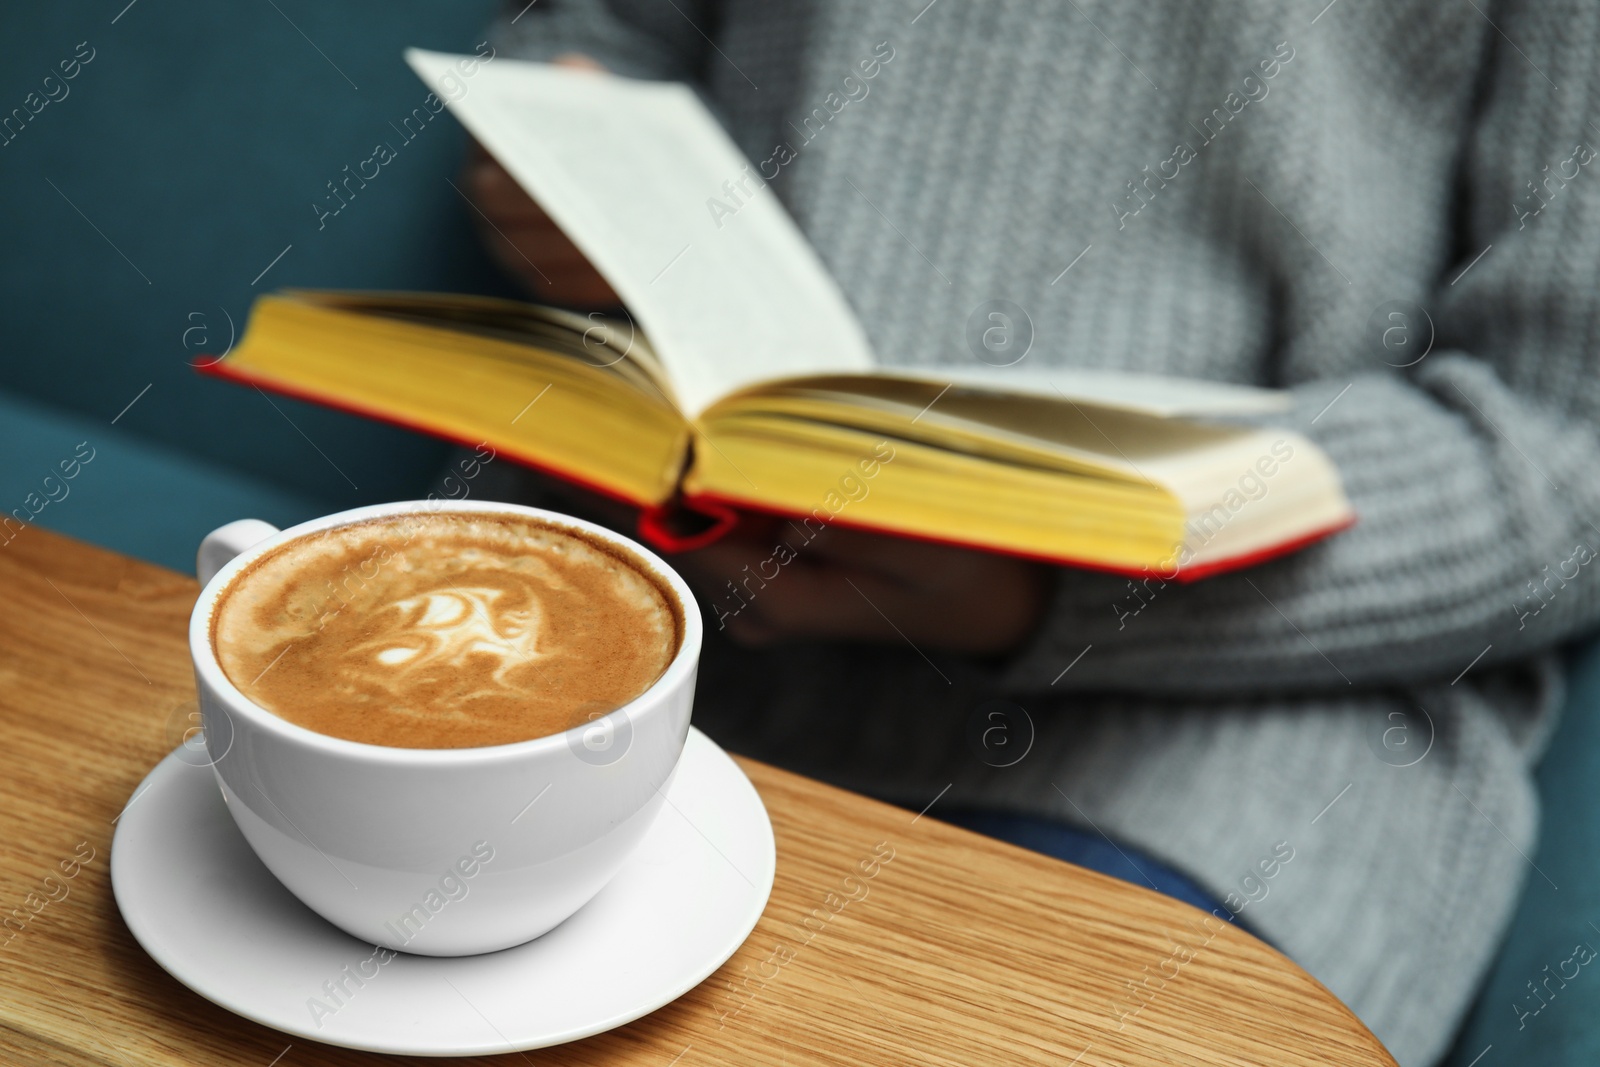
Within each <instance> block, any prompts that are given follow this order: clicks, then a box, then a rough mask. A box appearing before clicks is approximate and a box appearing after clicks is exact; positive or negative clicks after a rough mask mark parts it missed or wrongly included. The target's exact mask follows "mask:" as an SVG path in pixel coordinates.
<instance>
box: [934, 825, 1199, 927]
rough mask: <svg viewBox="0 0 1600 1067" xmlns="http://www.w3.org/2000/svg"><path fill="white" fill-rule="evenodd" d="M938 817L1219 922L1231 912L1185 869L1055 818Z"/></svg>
mask: <svg viewBox="0 0 1600 1067" xmlns="http://www.w3.org/2000/svg"><path fill="white" fill-rule="evenodd" d="M938 817H939V818H940V819H942V820H944V821H945V822H948V823H954V824H955V825H957V826H963V827H966V828H967V829H968V830H975V831H977V832H978V833H980V834H984V835H986V836H989V837H996V838H999V839H1000V840H1001V841H1008V842H1010V843H1011V844H1013V845H1020V846H1021V847H1022V848H1026V849H1031V850H1032V851H1034V852H1042V853H1044V854H1045V855H1046V856H1054V857H1055V858H1056V859H1058V860H1066V861H1067V862H1068V863H1075V864H1077V865H1078V866H1079V867H1087V868H1089V869H1090V870H1091V871H1099V872H1100V873H1101V874H1109V875H1110V876H1111V877H1113V878H1120V879H1122V880H1123V881H1124V882H1132V883H1133V884H1134V885H1137V886H1143V887H1145V888H1146V889H1154V890H1155V891H1156V892H1158V893H1164V894H1166V895H1167V896H1169V897H1175V898H1177V899H1178V900H1181V901H1183V902H1184V903H1185V904H1193V905H1194V906H1195V907H1197V908H1199V909H1200V910H1201V911H1209V912H1213V913H1215V914H1216V915H1217V916H1218V917H1219V918H1220V917H1223V916H1226V915H1228V909H1227V908H1225V907H1223V906H1222V902H1221V901H1219V900H1217V899H1216V898H1215V897H1213V896H1212V895H1211V894H1210V893H1208V892H1206V890H1205V889H1203V888H1201V886H1200V884H1199V883H1198V882H1196V881H1195V880H1194V879H1192V878H1190V877H1189V876H1188V875H1186V874H1184V873H1183V872H1182V871H1179V870H1176V869H1174V868H1172V867H1169V866H1167V865H1166V864H1164V863H1162V862H1161V861H1159V860H1155V859H1152V858H1150V857H1149V856H1147V855H1145V854H1144V853H1142V852H1140V851H1139V850H1138V849H1136V848H1133V847H1131V846H1129V845H1124V844H1120V843H1118V844H1113V843H1112V842H1111V841H1109V840H1107V839H1106V838H1105V837H1104V836H1102V835H1100V834H1096V833H1089V832H1086V831H1084V830H1079V829H1078V828H1076V827H1074V826H1068V825H1067V824H1065V823H1060V822H1055V821H1054V820H1051V819H1040V818H1036V817H1034V816H1032V815H1013V814H1010V813H1009V812H998V811H974V810H963V809H957V810H953V811H942V812H940V813H939V816H938Z"/></svg>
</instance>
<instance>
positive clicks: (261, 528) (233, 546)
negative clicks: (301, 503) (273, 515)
mask: <svg viewBox="0 0 1600 1067" xmlns="http://www.w3.org/2000/svg"><path fill="white" fill-rule="evenodd" d="M277 532H278V528H277V527H276V526H274V525H272V524H271V523H270V522H262V521H261V520H260V519H239V520H237V521H235V522H230V523H228V525H226V526H218V527H217V528H216V529H215V530H212V531H211V532H210V533H208V534H206V537H205V540H204V541H201V542H200V551H198V552H196V553H195V556H194V570H195V574H196V575H198V576H199V578H200V584H201V585H205V584H207V583H208V582H210V581H211V579H212V578H214V577H216V574H217V572H218V571H220V570H221V569H222V568H223V567H226V566H227V565H228V561H229V560H231V559H233V557H234V556H237V555H238V554H239V553H241V552H243V551H244V550H245V549H247V548H249V547H250V546H251V545H254V544H259V543H260V542H262V541H265V540H266V539H267V538H269V537H271V536H272V535H273V534H275V533H277Z"/></svg>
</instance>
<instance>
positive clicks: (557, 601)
mask: <svg viewBox="0 0 1600 1067" xmlns="http://www.w3.org/2000/svg"><path fill="white" fill-rule="evenodd" d="M617 552H618V550H616V549H614V548H613V547H611V546H609V545H607V544H605V543H603V542H601V541H600V540H598V539H595V540H589V539H587V538H585V537H583V536H581V535H580V534H579V533H577V532H575V531H570V530H566V529H562V528H557V527H554V526H548V525H544V524H541V523H538V522H535V521H531V520H527V519H523V518H521V517H519V516H515V515H493V514H482V513H476V512H472V513H443V514H433V515H428V514H423V515H414V516H404V515H402V516H395V517H392V518H387V519H382V520H377V521H373V522H366V523H357V524H355V525H352V526H346V527H338V528H335V529H333V530H329V531H326V532H323V533H320V534H313V535H308V536H307V537H304V538H301V539H299V540H296V541H292V542H289V543H288V544H286V545H284V546H282V547H280V548H279V549H277V550H276V551H274V552H272V553H269V554H268V555H266V556H264V557H263V558H262V559H260V560H258V561H257V562H256V563H254V564H253V565H252V566H251V567H250V568H248V569H247V570H246V571H245V572H244V573H243V574H241V575H239V576H238V577H237V578H236V579H235V580H234V582H233V584H232V585H231V586H230V587H229V589H228V590H227V592H226V593H225V594H224V596H223V599H222V601H221V603H219V605H218V607H217V610H216V614H215V616H214V621H213V625H212V638H213V642H214V644H215V646H216V649H217V657H218V660H219V661H220V662H221V664H222V668H223V671H224V672H225V673H226V674H227V676H228V678H229V680H230V681H232V682H233V683H234V685H236V686H238V687H239V689H240V690H241V691H242V692H243V693H244V694H245V695H246V696H247V697H249V698H250V699H251V700H253V701H255V702H256V703H258V704H260V705H261V706H262V707H264V708H266V709H267V710H269V711H271V712H273V713H274V714H276V715H278V716H279V717H281V718H284V719H287V720H289V721H290V722H294V723H298V724H299V725H301V726H305V727H307V728H308V729H312V730H316V731H318V732H319V733H325V734H329V735H330V736H334V737H342V738H346V739H349V740H353V741H365V742H368V743H371V744H380V745H391V746H398V747H404V748H466V747H476V746H481V745H494V744H506V743H509V742H513V741H522V740H527V739H529V738H533V737H540V736H543V735H545V734H550V733H557V732H560V731H562V730H565V729H567V728H569V727H571V726H574V725H576V724H578V723H581V722H583V721H585V720H586V719H587V718H589V717H592V716H593V715H595V714H599V713H603V712H605V711H610V710H612V709H614V708H617V707H620V706H621V705H623V704H625V703H627V702H628V701H630V700H632V699H633V698H634V697H636V696H638V695H639V694H640V693H642V692H643V691H644V690H645V689H647V688H648V687H649V686H650V684H651V683H653V682H654V681H655V680H656V678H658V677H659V676H660V675H661V672H662V671H663V670H665V669H666V667H667V665H668V664H669V663H670V662H671V661H672V658H673V656H674V655H676V653H677V649H678V643H679V640H680V631H681V629H682V620H681V618H679V616H678V615H677V613H676V610H675V609H674V606H673V605H674V603H675V601H674V600H673V599H672V598H671V596H670V595H669V594H668V593H667V592H666V591H665V590H664V589H663V588H662V587H661V585H660V584H659V582H658V580H657V579H655V578H654V577H652V576H651V575H649V574H648V573H647V572H646V571H645V570H644V569H643V567H642V564H639V563H636V562H634V561H631V560H625V559H623V558H621V557H620V556H619V555H618V554H617Z"/></svg>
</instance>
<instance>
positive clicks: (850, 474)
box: [206, 50, 1353, 578]
mask: <svg viewBox="0 0 1600 1067" xmlns="http://www.w3.org/2000/svg"><path fill="white" fill-rule="evenodd" d="M407 59H408V60H409V61H410V63H411V65H412V67H413V69H415V70H416V71H417V73H418V74H419V75H420V76H421V77H422V78H423V80H424V81H426V82H427V83H428V84H429V86H430V87H431V88H433V90H434V91H435V93H437V94H438V95H439V97H441V98H442V99H444V100H445V101H446V102H447V103H448V104H449V106H450V108H451V109H452V110H453V112H454V113H455V114H456V115H457V117H458V118H459V119H460V120H461V121H462V122H463V123H464V124H465V125H466V127H467V129H468V130H469V131H470V132H471V133H472V134H473V136H475V137H476V138H477V139H478V140H479V142H481V143H482V144H483V145H484V147H485V148H486V149H488V151H489V152H490V153H492V154H493V155H494V156H495V157H496V158H497V159H498V160H499V161H500V163H501V164H502V165H503V166H504V167H505V168H506V169H507V170H508V171H509V172H510V173H511V175H512V176H513V177H514V178H516V180H517V181H518V182H519V183H520V184H521V185H522V186H523V188H524V189H526V190H527V191H528V192H529V194H530V195H532V196H533V197H534V198H535V199H536V200H537V201H538V202H539V203H540V205H541V206H542V207H543V208H544V210H545V211H546V212H547V213H548V214H549V215H550V217H551V218H553V219H554V220H555V221H556V222H557V223H558V224H559V225H560V226H561V228H562V229H563V230H564V231H565V232H566V233H567V234H568V236H569V237H571V239H572V240H573V242H574V243H575V244H576V245H577V246H578V248H579V249H580V250H581V251H582V252H583V253H584V254H585V256H587V257H588V259H589V260H590V262H592V263H593V264H594V265H595V267H596V268H597V269H598V270H599V271H600V273H601V274H603V275H604V276H605V278H606V279H607V280H608V281H609V282H610V283H611V285H612V288H613V289H615V291H616V292H617V294H618V295H619V296H620V297H621V299H622V301H623V303H624V304H625V305H626V307H627V308H628V310H629V315H630V319H631V321H629V320H624V321H616V320H611V319H604V318H601V317H600V316H582V315H578V314H574V313H571V312H565V311H560V310H556V309H551V308H543V307H538V306H535V305H530V304H522V303H518V302H514V301H505V300H496V299H490V298H484V297H470V296H445V295H427V294H404V293H390V294H380V293H343V292H304V291H299V292H287V293H280V294H276V295H272V296H265V297H262V298H261V299H260V300H258V302H257V304H256V306H255V308H254V310H253V312H252V315H251V319H250V323H249V326H248V328H247V330H246V332H245V335H244V337H243V338H242V340H241V342H240V345H239V346H238V348H237V349H236V350H235V351H234V352H233V353H231V354H230V355H229V356H228V357H227V358H225V359H222V360H220V361H218V362H216V363H214V364H212V365H210V366H209V367H208V368H206V369H207V371H208V373H211V374H216V375H219V376H222V377H227V378H232V379H236V380H242V381H248V382H250V383H253V384H255V385H258V386H260V387H261V388H263V389H276V390H279V391H281V392H284V393H288V394H292V395H296V396H299V397H302V398H306V399H311V400H316V401H320V402H323V403H328V404H333V405H336V406H340V407H344V408H346V409H348V410H353V411H358V412H361V413H364V414H368V415H371V416H374V417H377V418H382V419H386V420H389V421H392V422H396V423H400V424H402V425H406V426H411V427H414V428H418V429H422V430H425V431H428V432H431V433H435V434H438V435H441V436H444V437H448V438H451V439H454V440H458V441H462V442H467V443H472V444H476V443H479V442H487V443H488V444H489V445H491V446H493V447H494V448H495V449H497V450H498V451H499V452H500V453H501V454H503V455H506V456H509V457H511V458H514V459H518V460H520V461H523V462H526V463H528V464H529V465H531V466H535V467H538V468H541V469H544V470H546V471H549V472H552V473H555V474H557V475H559V476H562V477H564V478H567V479H570V480H572V481H576V482H579V483H582V484H585V485H588V486H590V487H592V488H594V489H597V490H599V491H601V492H603V493H606V494H609V495H611V496H613V497H618V498H621V499H623V500H625V501H628V502H630V503H632V504H635V505H637V506H639V507H640V508H641V509H642V514H643V521H642V523H641V532H642V533H643V535H644V536H645V537H646V538H647V539H648V540H651V541H653V542H655V543H656V544H657V545H659V546H661V547H664V548H669V549H670V548H677V547H688V546H693V545H699V544H705V543H708V542H709V541H710V540H712V539H714V538H715V537H717V536H719V535H720V534H721V533H723V532H725V531H726V530H727V529H729V528H731V527H732V526H733V525H734V524H735V523H736V522H737V521H738V516H739V514H740V513H741V512H744V511H762V512H768V513H774V514H779V515H786V516H790V517H792V518H793V519H794V520H795V521H796V522H797V523H801V522H805V521H806V520H809V525H810V526H811V527H813V528H814V527H816V526H818V525H829V524H835V523H837V524H840V525H849V526H855V527H861V528H868V529H875V530H880V531H885V532H891V533H898V534H903V535H907V536H912V537H919V538H925V539H931V540H939V541H947V542H952V543H957V544H963V545H970V546H973V547H978V548H985V549H990V550H995V551H1001V552H1009V553H1015V554H1019V555H1025V556H1031V557H1035V558H1041V559H1047V560H1052V561H1057V562H1063V563H1071V564H1078V565H1082V566H1088V567H1096V568H1102V569H1109V570H1116V571H1123V572H1128V573H1140V572H1142V571H1143V570H1145V569H1146V568H1149V569H1152V570H1155V569H1159V570H1160V571H1161V572H1162V573H1163V574H1165V575H1167V576H1171V574H1172V572H1176V574H1177V575H1178V576H1179V577H1181V578H1194V577H1199V576H1201V575H1203V574H1206V573H1211V572H1215V571H1217V570H1221V569H1227V568H1230V567H1236V566H1242V565H1245V564H1247V563H1249V562H1252V561H1255V560H1259V559H1263V558H1266V557H1268V556H1271V555H1275V554H1278V553H1281V552H1286V551H1289V550H1291V549H1293V548H1295V547H1298V546H1300V545H1303V544H1305V543H1308V542H1309V541H1312V540H1314V539H1317V538H1319V537H1322V536H1325V535H1327V534H1329V533H1331V532H1333V531H1335V530H1338V529H1340V528H1342V527H1344V526H1346V525H1348V524H1349V523H1350V522H1351V521H1352V520H1353V516H1352V512H1351V509H1350V506H1349V503H1348V501H1347V500H1346V498H1345V496H1344V493H1343V490H1342V489H1341V487H1340V483H1339V478H1338V474H1337V472H1336V471H1335V470H1334V468H1333V466H1332V464H1331V463H1330V462H1329V461H1328V460H1327V458H1326V457H1325V456H1324V455H1323V453H1322V452H1321V451H1320V450H1319V449H1318V448H1317V447H1316V446H1315V445H1313V444H1312V443H1311V442H1310V441H1308V440H1307V439H1305V438H1304V437H1301V436H1299V435H1296V434H1294V433H1291V432H1289V431H1287V430H1279V429H1272V428H1262V427H1261V426H1259V425H1246V424H1240V423H1238V422H1235V421H1230V420H1237V419H1239V418H1240V417H1249V418H1250V420H1251V421H1252V422H1253V423H1259V422H1260V421H1261V417H1262V416H1270V414H1271V413H1273V412H1275V411H1281V410H1282V409H1283V408H1284V407H1285V406H1286V398H1285V397H1284V396H1283V395H1282V394H1279V393H1275V392H1272V391H1268V390H1261V389H1255V388H1250V387H1245V386H1237V385H1228V384H1223V383H1216V382H1199V381H1178V380H1173V379H1164V378H1154V377H1148V376H1135V375H1126V374H1118V373H1112V372H1106V371H1088V370H1070V369H1049V368H1042V367H1039V366H1037V365H1036V364H1037V363H1038V361H1037V360H1035V361H1034V363H1029V362H1028V361H1027V360H1026V359H1025V358H1024V359H1022V360H1021V361H1020V362H1018V363H1016V364H1015V365H1010V366H992V365H989V364H987V363H985V362H983V361H980V360H979V359H978V358H977V357H976V356H974V357H973V358H972V359H971V360H970V361H969V362H968V363H967V364H966V365H960V366H949V367H937V368H926V369H917V368H893V369H890V368H885V367H880V366H879V365H878V364H877V361H876V360H875V358H874V355H873V353H872V350H871V348H870V346H869V344H868V342H867V340H866V336H865V333H864V331H863V330H862V328H861V325H860V323H859V322H858V321H857V319H856V317H855V315H854V313H853V312H852V311H851V309H850V307H849V305H848V304H847V303H846V301H845V299H844V297H843V295H842V294H841V293H840V292H839V290H838V288H837V287H836V286H835V285H834V283H833V281H832V279H831V278H830V277H829V275H828V273H827V272H826V271H825V270H824V269H823V267H822V265H821V263H820V262H819V261H818V259H817V257H816V255H815V253H814V252H813V251H812V249H811V248H810V246H809V245H808V244H807V243H806V241H805V239H804V237H803V236H802V235H801V234H800V232H799V230H798V229H797V228H796V227H795V225H794V223H793V222H792V221H791V220H790V218H789V216H788V215H787V214H786V213H785V211H784V209H783V208H782V206H781V205H780V204H779V203H778V202H777V200H776V198H775V197H774V196H773V194H772V192H771V191H770V189H767V188H766V187H765V186H764V185H763V183H762V182H761V180H760V178H759V176H757V175H756V174H755V173H754V171H753V170H752V168H751V165H750V164H749V163H748V161H747V160H745V159H744V157H743V156H742V155H740V153H739V151H738V150H737V149H736V148H735V147H734V145H733V144H732V142H731V141H730V140H729V139H728V137H727V136H726V134H725V133H724V132H723V131H722V129H721V128H720V126H718V124H717V123H716V121H715V119H713V117H712V116H711V115H710V114H709V112H707V111H706V109H705V108H704V106H703V105H702V104H701V103H700V102H699V100H698V98H697V97H696V96H695V95H694V94H693V92H692V91H691V90H689V89H688V88H687V87H685V86H682V85H678V84H672V83H655V82H640V81H633V80H628V79H623V78H617V77H611V76H606V75H595V74H591V73H586V72H580V71H570V70H565V69H561V68H556V67H549V66H544V65H541V64H533V63H522V62H518V61H514V60H506V59H498V60H495V61H494V62H493V63H492V64H487V63H484V62H483V61H482V60H481V59H477V58H476V57H474V58H473V59H471V60H469V59H466V58H464V57H456V56H448V55H441V54H437V53H431V52H422V51H417V50H412V51H410V52H408V53H407ZM463 63H472V64H473V70H472V73H471V77H470V79H469V80H468V79H465V78H463V77H462V76H460V75H458V73H457V71H458V70H461V71H462V73H465V68H463V67H459V66H458V64H463ZM597 145H603V146H605V149H604V151H597V150H596V146H597ZM713 200H715V201H716V202H718V203H719V204H720V205H721V206H722V209H719V210H711V209H710V208H708V202H710V201H713ZM730 209H731V210H730ZM993 324H994V329H996V330H1000V331H1005V330H1008V329H1011V328H1013V327H1014V326H1015V325H1016V324H1014V323H1012V322H1010V321H1009V320H1008V319H1007V317H1006V315H1005V314H1004V313H1003V312H1001V313H997V317H995V318H994V319H993ZM686 511H687V512H689V513H693V514H696V515H699V516H704V517H705V519H706V521H705V522H704V523H702V524H700V525H685V524H683V523H682V522H680V521H678V520H679V518H681V516H682V515H683V514H684V513H685V512H686Z"/></svg>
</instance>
